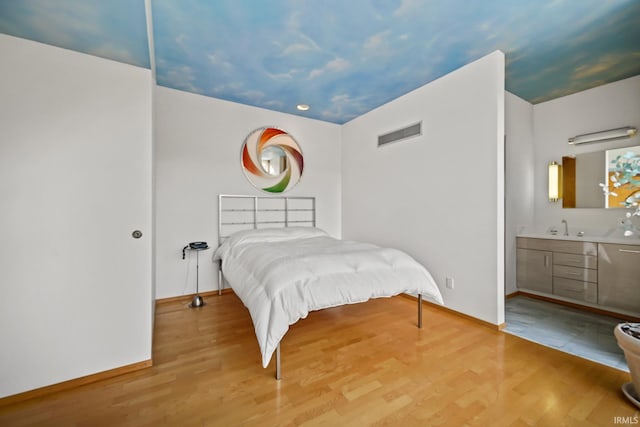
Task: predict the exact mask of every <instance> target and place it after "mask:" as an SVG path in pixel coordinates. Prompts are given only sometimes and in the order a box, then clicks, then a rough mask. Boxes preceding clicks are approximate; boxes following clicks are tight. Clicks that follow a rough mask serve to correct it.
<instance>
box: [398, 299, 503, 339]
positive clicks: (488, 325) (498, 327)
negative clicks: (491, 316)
mask: <svg viewBox="0 0 640 427" xmlns="http://www.w3.org/2000/svg"><path fill="white" fill-rule="evenodd" d="M400 295H401V296H403V297H405V298H410V299H412V300H414V301H415V300H417V299H418V298H416V297H414V296H413V295H408V294H400ZM422 303H423V304H428V305H429V307H433V308H437V309H438V310H442V311H446V312H447V313H451V314H455V315H456V316H459V317H463V318H465V319H467V320H471V321H472V322H475V323H477V324H479V325H481V326H484V327H486V328H490V329H493V330H494V331H501V330H502V329H504V327H505V326H507V324H506V323H500V324H499V325H494V324H493V323H490V322H487V321H486V320H482V319H478V318H477V317H473V316H469V315H468V314H464V313H461V312H459V311H456V310H453V309H451V308H449V307H445V306H443V305H440V304H434V303H432V302H429V301H425V300H424V299H423V300H422Z"/></svg>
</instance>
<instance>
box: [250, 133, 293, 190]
mask: <svg viewBox="0 0 640 427" xmlns="http://www.w3.org/2000/svg"><path fill="white" fill-rule="evenodd" d="M241 161H242V171H243V172H244V176H246V177H247V179H248V180H249V182H250V183H251V184H253V186H254V187H256V188H259V189H260V190H263V191H267V192H269V193H283V192H285V191H287V190H290V189H291V188H293V187H294V186H295V185H296V184H297V183H298V181H300V177H301V176H302V170H303V169H304V159H303V157H302V151H301V150H300V146H299V145H298V143H297V142H296V140H295V139H293V137H292V136H291V135H289V134H288V133H287V132H285V131H283V130H280V129H276V128H272V127H264V128H260V129H256V130H254V131H253V132H251V133H250V134H249V135H248V136H247V137H246V138H245V140H244V144H243V145H242V159H241Z"/></svg>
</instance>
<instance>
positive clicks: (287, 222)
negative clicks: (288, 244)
mask: <svg viewBox="0 0 640 427" xmlns="http://www.w3.org/2000/svg"><path fill="white" fill-rule="evenodd" d="M291 226H309V227H315V226H316V198H315V197H285V196H245V195H235V194H220V195H218V244H221V243H222V242H223V241H224V239H226V238H227V237H229V235H230V234H231V233H233V232H235V231H242V230H250V229H257V228H265V227H291Z"/></svg>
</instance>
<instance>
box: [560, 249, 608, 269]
mask: <svg viewBox="0 0 640 427" xmlns="http://www.w3.org/2000/svg"><path fill="white" fill-rule="evenodd" d="M553 264H554V265H567V266H570V267H580V268H591V269H594V270H595V269H597V268H598V257H597V256H593V255H576V254H565V253H557V254H553Z"/></svg>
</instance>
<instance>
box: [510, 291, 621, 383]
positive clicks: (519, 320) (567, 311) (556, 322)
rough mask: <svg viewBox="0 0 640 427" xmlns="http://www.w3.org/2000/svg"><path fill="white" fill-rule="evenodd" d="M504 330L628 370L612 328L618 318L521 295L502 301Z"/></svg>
mask: <svg viewBox="0 0 640 427" xmlns="http://www.w3.org/2000/svg"><path fill="white" fill-rule="evenodd" d="M505 321H506V323H507V326H506V327H505V329H504V331H505V332H507V333H510V334H513V335H517V336H519V337H521V338H525V339H527V340H529V341H534V342H537V343H539V344H542V345H546V346H548V347H553V348H556V349H558V350H560V351H564V352H567V353H572V354H575V355H577V356H580V357H583V358H585V359H589V360H593V361H595V362H599V363H602V364H603V365H607V366H611V367H614V368H617V369H620V370H623V371H627V372H629V367H628V366H627V363H626V360H625V358H624V353H623V352H622V350H621V349H620V347H618V343H617V342H616V338H615V336H614V335H613V329H614V328H615V326H616V325H617V324H618V323H623V321H622V320H619V319H616V318H613V317H609V316H603V315H599V314H595V313H591V312H589V311H582V310H578V309H575V308H571V307H566V306H563V305H559V304H553V303H550V302H546V301H540V300H537V299H533V298H528V297H525V296H522V295H519V296H516V297H513V298H509V299H507V300H506V303H505Z"/></svg>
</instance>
